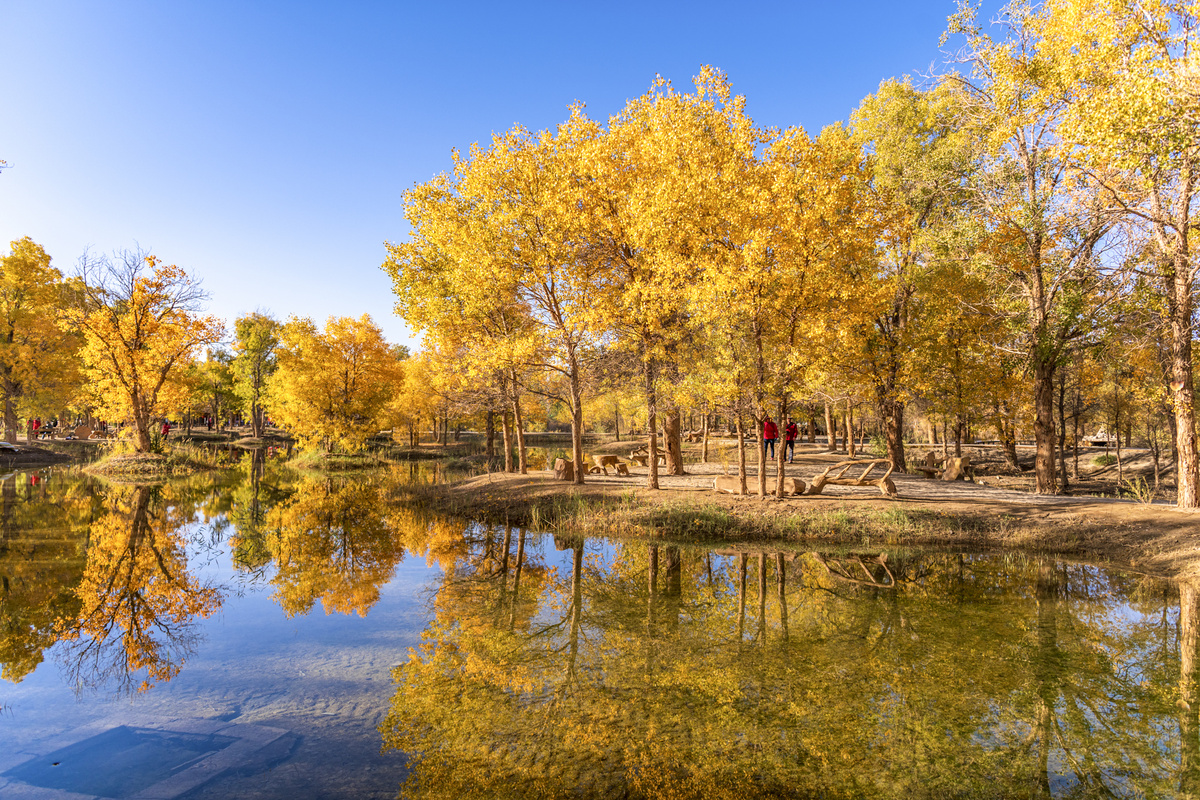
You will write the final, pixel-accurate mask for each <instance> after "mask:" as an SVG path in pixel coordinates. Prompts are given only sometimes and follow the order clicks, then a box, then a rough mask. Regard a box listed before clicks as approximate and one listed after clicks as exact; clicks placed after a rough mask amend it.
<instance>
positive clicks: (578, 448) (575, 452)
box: [571, 367, 587, 486]
mask: <svg viewBox="0 0 1200 800" xmlns="http://www.w3.org/2000/svg"><path fill="white" fill-rule="evenodd" d="M571 461H572V463H573V464H574V465H575V484H576V485H577V486H580V485H582V484H583V483H584V478H583V476H584V474H586V472H587V470H585V469H584V467H583V397H582V391H581V388H580V385H579V369H578V367H573V368H572V369H571Z"/></svg>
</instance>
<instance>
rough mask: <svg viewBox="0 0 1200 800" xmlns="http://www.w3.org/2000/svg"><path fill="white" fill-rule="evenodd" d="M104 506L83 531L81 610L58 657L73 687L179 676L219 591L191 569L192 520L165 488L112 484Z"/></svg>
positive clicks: (65, 632)
mask: <svg viewBox="0 0 1200 800" xmlns="http://www.w3.org/2000/svg"><path fill="white" fill-rule="evenodd" d="M106 506H107V513H106V514H104V515H103V516H101V517H100V518H99V519H97V520H95V521H93V522H92V524H91V526H90V527H89V529H88V542H87V562H86V566H85V568H84V572H83V578H82V580H81V581H80V582H79V584H78V586H77V587H76V590H75V594H76V596H77V597H78V598H79V601H80V610H79V613H78V615H77V616H76V617H75V619H74V620H71V621H70V622H69V623H68V624H67V625H66V626H65V627H64V628H63V629H62V631H61V636H62V639H63V640H64V641H65V642H66V643H67V645H66V646H65V647H64V648H63V649H62V650H61V652H60V654H59V657H60V660H61V661H62V663H63V664H64V666H65V672H66V674H67V676H68V677H69V679H70V680H71V682H72V683H74V684H76V685H77V686H80V687H88V688H96V687H103V686H113V687H115V688H116V689H117V690H129V689H134V688H136V689H137V690H138V691H144V690H146V689H148V688H149V687H150V686H152V685H153V684H154V683H156V682H158V681H166V680H170V679H171V678H173V677H174V676H175V675H176V674H178V672H179V670H180V669H181V668H182V667H183V664H184V662H185V661H186V660H187V658H188V656H189V655H191V653H192V652H193V651H194V649H195V645H196V642H197V638H198V636H197V633H196V622H197V620H198V619H203V618H205V617H208V616H210V615H212V614H213V612H215V611H216V610H217V609H218V608H220V606H221V593H220V592H219V591H218V590H217V588H216V587H213V586H210V585H204V584H202V583H201V582H200V581H198V580H197V579H196V578H195V576H193V575H192V574H191V573H190V572H189V570H188V559H187V556H186V554H185V544H184V541H183V538H182V536H181V534H180V528H181V527H182V526H183V524H184V523H185V522H187V521H189V520H187V519H184V518H182V517H181V516H180V510H181V509H180V507H179V506H178V505H176V504H174V503H172V502H171V497H170V491H169V489H167V488H165V487H150V486H134V487H110V488H109V492H108V497H107V502H106Z"/></svg>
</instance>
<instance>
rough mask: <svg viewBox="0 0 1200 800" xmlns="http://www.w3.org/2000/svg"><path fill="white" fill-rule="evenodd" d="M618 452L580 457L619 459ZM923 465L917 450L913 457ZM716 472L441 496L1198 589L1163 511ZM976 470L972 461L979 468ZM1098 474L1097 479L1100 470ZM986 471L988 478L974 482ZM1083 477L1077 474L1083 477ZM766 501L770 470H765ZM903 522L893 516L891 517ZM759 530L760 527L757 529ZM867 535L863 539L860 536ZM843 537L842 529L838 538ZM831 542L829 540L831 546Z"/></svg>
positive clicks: (725, 463) (725, 469)
mask: <svg viewBox="0 0 1200 800" xmlns="http://www.w3.org/2000/svg"><path fill="white" fill-rule="evenodd" d="M630 447H631V445H630V443H628V442H622V443H612V444H607V445H604V446H602V447H594V448H591V449H589V450H588V454H589V455H591V453H593V452H610V453H624V454H626V455H627V454H628V452H629V449H630ZM914 452H916V453H918V454H921V453H923V452H924V451H923V450H922V449H921V448H914ZM710 457H712V458H714V459H715V463H708V464H699V463H693V464H688V465H687V471H688V473H689V474H687V475H683V476H673V475H664V474H661V471H660V477H659V484H660V487H661V491H651V490H648V489H645V488H644V487H645V483H646V473H647V469H646V468H645V467H632V468H631V473H632V474H631V475H630V476H628V477H622V476H617V475H615V474H612V475H609V476H607V477H606V476H604V475H588V476H587V478H586V480H587V482H586V483H585V484H584V485H583V486H575V485H573V484H568V483H565V482H561V481H555V480H554V479H553V475H552V474H551V473H549V472H546V471H531V472H530V474H529V475H527V476H520V475H510V474H505V473H490V474H486V475H481V476H478V477H475V478H473V479H471V480H468V481H463V482H461V483H458V484H453V485H451V486H449V487H445V488H444V489H442V490H440V491H441V492H442V494H443V500H444V501H445V503H446V505H447V506H450V507H453V508H454V509H455V511H456V512H457V513H466V514H471V515H473V516H478V517H482V518H492V519H497V518H499V519H503V518H505V517H506V516H509V515H512V516H514V517H517V518H522V517H525V515H526V513H527V512H528V511H529V509H530V508H532V507H533V506H540V507H548V506H552V505H554V504H555V503H558V504H559V505H564V501H573V500H574V499H575V498H586V499H592V500H606V501H613V502H617V503H618V504H619V505H622V506H623V507H625V508H627V509H630V510H632V509H646V508H654V507H670V508H672V509H674V510H675V511H678V510H679V509H680V507H681V506H682V507H685V508H694V509H696V510H697V511H699V510H701V509H708V510H712V509H723V510H724V511H725V512H727V513H728V514H730V515H732V516H733V517H735V518H736V519H737V520H741V521H744V522H745V523H746V524H747V526H748V527H752V528H754V529H755V530H756V531H758V532H762V531H764V530H768V531H769V530H771V529H772V528H773V527H774V528H776V529H780V528H786V527H787V526H786V525H779V524H775V523H781V522H784V521H785V519H784V518H786V517H788V516H789V515H802V516H808V517H823V518H829V517H830V515H831V514H832V515H840V516H845V514H846V513H849V514H851V515H852V517H853V518H854V519H855V520H859V521H861V523H862V524H861V525H859V526H858V527H857V528H856V527H855V525H851V526H849V529H850V530H851V531H857V532H853V533H851V534H850V536H859V535H866V533H867V532H868V531H870V530H872V529H873V530H874V531H875V532H878V531H880V530H884V529H885V528H886V527H887V526H888V524H889V520H896V519H900V520H920V521H921V522H920V524H902V525H899V526H897V528H898V529H897V530H894V531H890V532H889V533H888V539H887V540H888V541H890V542H894V543H897V544H913V545H916V544H929V545H943V546H945V545H949V546H959V547H964V548H970V549H1018V550H1025V551H1034V552H1043V553H1046V552H1049V553H1054V554H1058V555H1062V556H1067V557H1072V558H1075V559H1079V560H1084V561H1094V562H1098V563H1109V564H1113V563H1116V564H1119V565H1121V566H1123V567H1125V568H1128V569H1131V570H1134V571H1140V572H1145V573H1147V574H1152V575H1156V576H1163V577H1170V578H1178V579H1198V580H1200V514H1196V513H1193V512H1186V511H1179V510H1177V509H1175V508H1174V507H1173V506H1172V505H1170V504H1169V503H1168V502H1166V501H1164V500H1158V501H1156V502H1152V503H1151V502H1143V501H1137V500H1130V499H1117V498H1115V497H1112V496H1110V497H1097V496H1079V495H1071V496H1045V495H1037V494H1032V493H1030V492H1028V491H1017V490H1016V489H1015V488H1013V487H1014V486H1021V487H1022V488H1025V487H1027V486H1029V485H1030V482H1031V479H1030V478H1028V477H1023V476H1021V475H1003V474H1001V475H981V476H979V478H978V479H977V480H976V481H956V482H945V481H941V480H935V479H929V478H925V477H915V476H912V475H902V474H895V473H894V474H893V475H892V478H893V480H894V482H895V484H896V489H897V497H895V498H890V497H886V496H884V495H883V494H882V493H881V492H880V491H879V490H878V489H877V488H875V487H870V486H868V487H848V486H827V487H826V488H825V489H824V491H823V492H822V493H821V494H820V495H817V496H810V495H804V496H798V497H789V498H785V499H779V498H775V497H773V496H771V497H768V498H767V499H765V500H763V499H761V498H759V497H758V496H757V495H753V496H749V497H741V496H737V495H729V494H718V493H716V492H714V491H713V479H714V477H716V476H718V475H724V474H728V475H734V476H736V474H737V465H736V460H735V459H736V450H734V448H733V447H732V446H729V447H726V448H724V449H723V450H721V449H719V448H714V449H712V450H711V451H710ZM844 459H845V456H844V455H839V454H828V453H823V452H818V450H817V448H816V447H814V446H811V445H805V446H804V447H801V448H799V449H798V452H797V454H796V461H795V463H794V464H788V465H786V467H785V474H786V475H787V476H789V477H797V478H801V479H803V480H804V481H805V482H806V483H811V480H812V478H813V476H815V475H816V474H818V473H819V472H821V471H823V470H824V469H825V467H827V466H828V465H829V464H831V463H836V462H837V461H840V460H844ZM753 460H754V459H753V456H752V455H751V456H750V457H749V458H748V461H749V463H748V464H747V468H748V471H749V474H750V476H751V478H750V485H751V491H753V487H754V477H753V476H755V475H756V472H755V468H754V463H753ZM981 460H982V459H981ZM1104 469H1105V470H1107V468H1104ZM983 471H984V472H986V471H988V470H987V469H986V467H985V468H984V470H983ZM1081 473H1082V470H1081ZM767 474H768V489H769V490H770V489H771V487H772V486H773V483H774V477H775V469H774V466H773V465H770V466H769V467H768V472H767ZM1091 477H1092V480H1091V481H1090V483H1092V484H1093V485H1096V486H1099V487H1102V488H1103V487H1106V486H1108V487H1110V488H1111V489H1113V490H1115V483H1114V482H1112V481H1111V480H1110V481H1107V482H1106V481H1105V480H1103V479H1102V478H1100V477H1097V476H1091ZM898 511H899V512H902V513H900V514H898V513H897V512H898ZM764 523H766V524H764ZM863 526H866V527H863ZM840 535H841V536H842V537H843V538H845V537H846V535H847V533H846V529H845V528H844V529H843V530H842V533H841V534H840ZM829 536H833V535H832V534H830V535H829Z"/></svg>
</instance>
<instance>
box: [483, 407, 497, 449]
mask: <svg viewBox="0 0 1200 800" xmlns="http://www.w3.org/2000/svg"><path fill="white" fill-rule="evenodd" d="M483 429H484V433H485V434H486V435H487V450H486V451H485V452H486V454H487V457H488V458H493V457H494V456H495V455H496V412H495V411H493V410H492V409H490V408H489V409H488V412H487V421H486V422H484V426H483Z"/></svg>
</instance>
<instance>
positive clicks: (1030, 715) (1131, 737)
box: [381, 530, 1200, 798]
mask: <svg viewBox="0 0 1200 800" xmlns="http://www.w3.org/2000/svg"><path fill="white" fill-rule="evenodd" d="M473 536H474V540H475V544H474V545H472V546H471V547H470V548H469V550H468V551H466V552H464V553H462V555H461V558H460V559H459V560H458V561H457V562H455V563H454V565H453V567H452V568H450V569H447V570H446V573H445V577H444V580H443V582H442V586H441V588H440V590H439V591H438V593H437V596H436V600H435V603H434V614H435V619H434V621H433V623H432V624H431V625H430V627H429V628H428V630H427V631H426V633H425V635H424V637H423V641H422V646H421V648H420V651H419V652H416V653H413V654H412V655H411V657H410V659H409V660H408V662H407V663H405V664H404V665H402V666H401V667H398V668H397V670H396V672H395V681H396V693H395V696H394V698H393V702H392V708H391V712H390V715H389V717H388V719H387V720H386V721H385V723H384V725H383V726H382V728H381V731H382V734H383V738H384V742H385V746H387V747H392V748H397V749H400V750H402V751H404V752H405V753H407V754H408V755H409V757H410V758H411V762H410V765H411V767H412V772H411V777H410V779H409V781H408V782H407V783H406V784H405V786H404V796H406V797H442V796H452V795H454V794H456V793H462V794H469V795H470V796H474V797H537V796H542V797H557V796H566V795H572V796H575V795H578V796H584V797H612V796H627V797H656V798H657V797H663V798H665V797H672V798H686V797H729V798H733V797H745V796H766V797H793V796H810V795H821V796H827V797H859V796H889V797H893V796H912V797H918V798H920V797H942V796H960V797H979V796H982V797H1039V796H1066V795H1070V796H1079V797H1102V796H1103V797H1108V796H1132V795H1137V794H1145V795H1147V796H1151V795H1153V796H1177V795H1178V794H1180V793H1181V792H1182V794H1184V795H1187V796H1190V795H1191V793H1192V792H1193V789H1192V788H1191V787H1193V786H1195V782H1194V781H1195V773H1196V766H1197V765H1196V762H1197V756H1196V754H1197V753H1198V752H1200V747H1198V746H1197V724H1196V714H1197V711H1196V705H1197V701H1196V699H1195V698H1196V689H1195V686H1196V683H1195V677H1194V675H1195V662H1196V659H1195V657H1194V654H1195V648H1196V634H1195V630H1196V625H1195V621H1194V620H1195V615H1196V606H1197V602H1196V600H1195V595H1194V594H1189V592H1192V591H1193V590H1191V589H1188V588H1187V587H1185V588H1184V589H1183V590H1182V591H1183V596H1184V609H1185V613H1184V615H1183V616H1184V620H1183V621H1182V625H1181V626H1180V632H1179V633H1177V631H1176V627H1175V626H1174V625H1173V624H1171V617H1172V614H1171V610H1172V607H1173V594H1174V589H1173V587H1171V586H1170V585H1169V584H1166V583H1164V582H1159V581H1154V580H1151V579H1141V578H1135V577H1128V576H1124V575H1121V574H1116V573H1106V572H1104V571H1102V570H1099V569H1097V568H1094V567H1090V566H1086V565H1064V564H1059V563H1054V562H1051V561H1037V560H1027V559H1023V558H1019V557H1018V558H1008V559H1002V558H994V557H976V556H960V555H950V554H922V555H907V556H902V557H896V556H895V555H893V557H892V558H891V559H889V560H888V561H887V562H886V565H884V564H883V563H882V562H879V561H873V560H871V559H870V558H864V559H863V560H862V561H863V564H864V566H863V569H867V570H868V574H869V575H871V578H870V580H868V578H866V577H864V576H862V575H861V574H859V575H858V576H856V580H855V581H848V580H845V579H843V578H840V577H839V576H838V575H837V574H834V572H831V570H830V569H829V568H828V565H829V564H830V563H831V560H832V559H834V558H835V557H836V558H843V559H846V558H849V555H848V554H840V555H838V556H834V555H833V554H825V555H824V558H821V557H818V554H811V553H810V554H804V553H781V552H777V553H768V552H752V551H748V550H747V551H744V552H733V551H727V552H726V553H724V554H720V555H714V554H712V553H708V552H703V551H697V550H691V549H686V548H680V547H673V546H664V545H650V546H644V545H634V544H624V545H616V546H615V549H613V550H611V551H609V550H606V549H604V548H603V547H592V548H591V549H589V547H585V544H584V542H582V541H575V540H565V539H561V538H558V539H556V540H555V544H556V545H557V546H558V547H559V548H560V549H569V550H570V551H571V552H570V554H569V557H568V558H566V559H565V560H564V561H563V562H562V564H563V566H562V567H561V568H555V567H549V566H546V564H545V563H543V562H541V561H540V560H535V562H534V563H535V564H536V566H537V568H538V570H539V571H540V573H541V576H542V579H541V580H540V581H537V582H524V583H520V584H519V585H518V584H517V582H514V581H512V580H511V577H510V575H509V573H511V572H513V571H514V570H515V571H516V572H517V573H520V572H521V571H522V570H526V571H528V570H529V568H530V565H529V564H525V563H524V562H525V560H526V559H531V558H532V557H533V556H534V555H536V553H537V552H538V550H539V549H540V548H539V547H530V546H524V545H523V546H520V547H518V549H517V552H516V554H515V555H513V553H512V552H511V545H512V540H513V539H514V538H518V537H514V536H513V535H512V533H511V531H507V530H499V531H495V532H494V535H493V536H491V537H488V536H481V535H480V534H479V533H478V531H476V532H475V533H474V534H473ZM484 539H486V541H483V540H484ZM539 539H540V542H541V547H546V546H547V544H546V543H547V541H548V540H547V539H546V538H545V537H539ZM497 546H498V548H497ZM497 549H499V550H500V552H499V553H497V552H496V551H497ZM862 555H864V556H871V555H874V556H878V555H879V554H878V553H877V552H876V553H874V554H862ZM844 563H846V562H844ZM512 565H515V566H512ZM885 566H886V568H885ZM870 570H874V572H870ZM772 571H773V572H774V573H775V574H774V576H771V575H770V573H771V572H772ZM526 574H528V573H527V572H526ZM847 574H849V573H847ZM772 577H773V578H774V581H773V583H774V586H773V587H772V586H771V583H772V580H771V578H772ZM888 583H891V586H888V585H887V584H888ZM510 586H511V587H512V588H511V589H510V588H509V587H510ZM772 588H773V590H774V591H771V589H772ZM517 591H520V592H521V593H522V594H523V595H524V597H523V598H521V599H518V598H516V597H513V596H512V595H513V594H515V593H516V592H517ZM506 592H508V593H511V594H506ZM748 594H749V595H752V598H751V597H748V596H747V595H748ZM1189 598H1190V600H1189ZM505 600H508V601H510V602H511V603H512V606H513V607H517V606H518V605H520V606H521V607H522V608H523V611H522V613H521V614H519V615H516V616H515V617H514V616H505V615H504V614H502V613H499V612H500V603H501V602H502V601H505ZM748 607H749V608H748ZM751 609H752V610H751ZM747 613H749V614H750V615H751V616H752V619H751V620H750V621H749V623H747V620H746V619H745V617H746V615H747ZM1189 620H1192V621H1189ZM1180 648H1182V649H1183V650H1184V651H1185V653H1184V658H1183V667H1184V669H1183V673H1184V674H1185V675H1191V676H1193V677H1190V678H1188V679H1187V680H1183V679H1181V678H1179V677H1177V676H1179V674H1180V672H1179V663H1180ZM1188 653H1191V655H1188ZM1177 701H1178V703H1179V705H1178V707H1176V703H1177Z"/></svg>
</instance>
